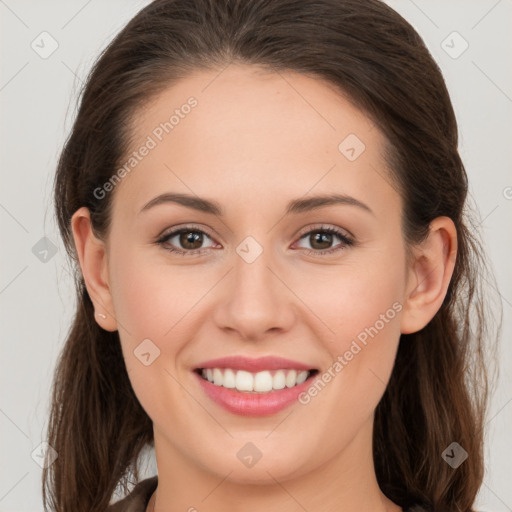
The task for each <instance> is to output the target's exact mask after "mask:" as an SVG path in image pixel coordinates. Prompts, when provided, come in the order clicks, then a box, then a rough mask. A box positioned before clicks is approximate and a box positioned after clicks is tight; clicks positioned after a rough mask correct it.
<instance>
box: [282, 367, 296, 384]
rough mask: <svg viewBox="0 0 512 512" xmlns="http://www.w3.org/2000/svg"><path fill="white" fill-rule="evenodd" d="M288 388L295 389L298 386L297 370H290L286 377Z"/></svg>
mask: <svg viewBox="0 0 512 512" xmlns="http://www.w3.org/2000/svg"><path fill="white" fill-rule="evenodd" d="M285 382H286V387H287V388H293V386H295V384H297V372H296V371H295V370H290V371H289V372H288V374H287V375H286V381H285Z"/></svg>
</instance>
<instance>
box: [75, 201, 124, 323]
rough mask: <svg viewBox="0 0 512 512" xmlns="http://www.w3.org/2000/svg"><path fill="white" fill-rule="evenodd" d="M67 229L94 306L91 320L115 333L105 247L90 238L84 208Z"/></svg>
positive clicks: (85, 209)
mask: <svg viewBox="0 0 512 512" xmlns="http://www.w3.org/2000/svg"><path fill="white" fill-rule="evenodd" d="M71 229H72V232H73V238H74V241H75V247H76V252H77V256H78V259H79V262H80V268H81V270H82V275H83V277H84V281H85V286H86V288H87V292H88V293H89V296H90V298H91V300H92V302H93V304H94V309H95V312H96V313H95V315H94V316H95V320H96V322H98V325H100V327H102V328H103V329H105V330H107V331H115V330H117V322H116V320H115V316H114V309H113V303H112V295H111V293H110V287H109V283H108V268H107V253H106V250H105V244H104V243H103V242H102V241H101V240H99V239H98V238H97V237H96V236H95V235H94V233H93V231H92V226H91V217H90V213H89V210H88V209H87V208H86V207H85V206H84V207H82V208H79V209H78V210H77V211H76V212H75V213H74V214H73V216H72V218H71Z"/></svg>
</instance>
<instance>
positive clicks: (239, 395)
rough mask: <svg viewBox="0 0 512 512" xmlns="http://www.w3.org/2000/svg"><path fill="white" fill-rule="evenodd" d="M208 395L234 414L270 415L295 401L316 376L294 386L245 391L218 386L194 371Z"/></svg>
mask: <svg viewBox="0 0 512 512" xmlns="http://www.w3.org/2000/svg"><path fill="white" fill-rule="evenodd" d="M194 374H195V375H196V377H197V378H198V379H199V384H200V385H201V387H202V388H203V390H204V392H205V393H206V395H207V396H208V397H209V398H210V399H211V400H213V401H214V402H215V403H216V404H218V405H220V406H221V407H223V408H224V409H226V410H228V411H229V412H232V413H234V414H239V415H241V416H269V415H271V414H276V413H278V412H279V411H282V410H283V409H286V407H289V406H290V405H292V404H293V403H294V402H297V401H298V396H299V395H300V394H301V393H302V392H304V391H306V389H308V388H309V386H311V384H312V382H313V380H314V376H313V377H309V378H308V379H307V380H305V381H304V382H303V383H302V384H299V385H297V386H294V387H293V388H284V389H278V390H275V391H270V392H268V393H244V392H243V391H237V390H233V389H228V388H225V387H222V386H216V385H215V384H213V383H212V382H210V381H208V380H206V379H203V378H202V377H201V376H200V375H199V374H198V373H197V372H194Z"/></svg>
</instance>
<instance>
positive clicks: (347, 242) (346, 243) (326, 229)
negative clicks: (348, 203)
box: [156, 226, 355, 256]
mask: <svg viewBox="0 0 512 512" xmlns="http://www.w3.org/2000/svg"><path fill="white" fill-rule="evenodd" d="M189 232H193V233H202V234H204V235H206V236H207V237H208V238H210V239H211V238H212V237H211V236H210V235H209V234H208V233H206V232H205V231H204V230H202V229H199V228H196V227H195V226H185V227H182V228H179V229H176V230H174V231H171V232H170V233H167V234H165V235H164V236H162V237H161V238H159V239H158V240H157V241H156V243H157V244H158V245H160V246H162V247H163V249H165V250H166V251H169V252H171V253H174V254H176V255H177V256H193V255H196V254H201V253H203V252H204V251H205V250H207V249H208V248H203V249H194V250H190V251H186V250H181V249H174V248H172V247H170V246H166V245H165V244H166V243H167V241H168V240H169V239H171V238H173V237H175V236H176V235H179V234H181V233H189ZM311 233H329V234H332V235H336V236H338V237H339V238H340V240H341V241H342V244H341V245H342V246H341V247H334V248H331V249H323V250H314V249H303V251H305V253H306V254H310V255H314V256H323V255H325V254H332V253H336V252H338V251H342V250H344V249H345V248H346V247H351V246H353V245H354V244H355V241H354V240H353V239H352V238H350V237H348V236H347V235H345V234H344V233H343V232H342V231H340V230H338V229H336V228H333V227H330V226H321V227H317V228H313V229H310V230H309V231H306V232H304V233H302V234H300V236H299V240H302V239H303V238H306V237H307V236H309V235H311Z"/></svg>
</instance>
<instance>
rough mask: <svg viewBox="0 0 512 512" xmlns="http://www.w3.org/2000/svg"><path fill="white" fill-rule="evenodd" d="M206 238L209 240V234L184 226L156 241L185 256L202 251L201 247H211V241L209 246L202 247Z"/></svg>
mask: <svg viewBox="0 0 512 512" xmlns="http://www.w3.org/2000/svg"><path fill="white" fill-rule="evenodd" d="M208 240H210V242H211V238H210V236H209V235H208V234H206V233H205V232H204V231H202V230H200V229H195V228H191V227H190V228H187V227H184V228H181V229H176V230H174V231H171V232H170V233H168V234H167V235H164V236H163V237H162V238H160V240H157V243H158V244H160V245H161V246H163V248H164V249H165V250H167V251H169V252H173V253H176V254H180V255H183V256H185V255H193V254H197V253H199V252H202V251H203V249H207V248H209V247H213V245H214V244H213V243H210V246H206V247H203V244H204V243H205V242H206V241H208Z"/></svg>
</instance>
